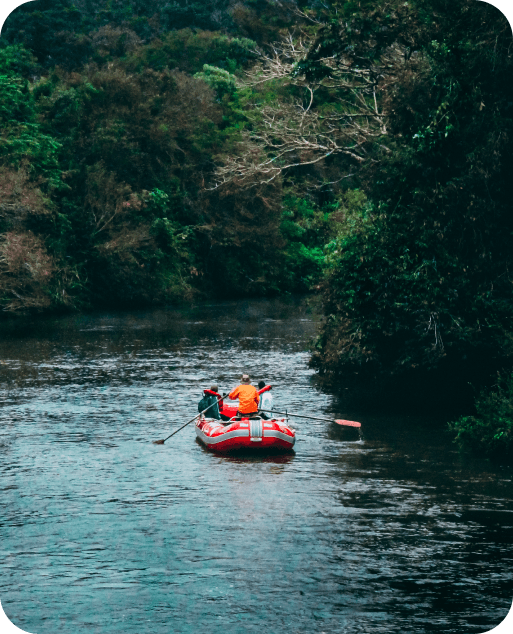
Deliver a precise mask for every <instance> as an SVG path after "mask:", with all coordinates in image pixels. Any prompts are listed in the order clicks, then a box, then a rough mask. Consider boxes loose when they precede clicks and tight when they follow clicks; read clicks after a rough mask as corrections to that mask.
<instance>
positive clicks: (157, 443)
mask: <svg viewBox="0 0 513 634" xmlns="http://www.w3.org/2000/svg"><path fill="white" fill-rule="evenodd" d="M227 396H228V394H224V396H221V398H220V399H218V400H217V401H215V402H214V403H212V405H209V406H208V407H207V409H204V410H203V411H202V412H200V413H199V414H197V415H196V416H195V417H194V418H191V420H190V421H189V422H188V423H185V425H182V426H181V427H180V428H179V429H177V430H176V431H174V432H173V433H172V434H169V436H168V437H167V438H164V440H154V441H153V444H154V445H163V444H164V443H165V442H166V440H169V439H170V438H171V436H174V435H175V434H177V433H178V432H179V431H180V429H183V428H184V427H187V425H190V424H191V423H192V422H193V421H195V420H196V419H197V418H199V417H200V416H201V415H202V414H204V413H205V412H207V411H208V410H209V409H210V408H211V407H214V405H215V404H216V403H220V402H221V401H222V400H223V398H226V397H227Z"/></svg>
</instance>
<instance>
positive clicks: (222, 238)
mask: <svg viewBox="0 0 513 634" xmlns="http://www.w3.org/2000/svg"><path fill="white" fill-rule="evenodd" d="M1 35H2V36H1V39H0V119H1V132H0V192H1V196H0V223H1V238H0V304H1V307H2V310H3V312H4V314H11V313H27V312H34V311H35V312H41V311H51V310H70V309H85V308H88V307H104V306H118V307H119V306H126V307H130V306H137V305H148V304H156V303H169V302H171V301H183V300H190V299H193V298H208V297H215V298H227V297H244V296H247V297H248V296H270V295H276V294H284V293H312V294H315V296H317V297H319V298H320V301H321V302H322V306H323V310H324V314H325V321H324V323H323V326H322V330H321V332H320V335H319V337H318V340H317V341H316V342H315V344H314V346H313V352H312V360H311V364H312V366H313V367H315V368H316V370H317V371H318V372H319V374H321V375H322V376H323V377H324V378H325V380H327V381H331V382H332V383H333V384H335V385H340V384H343V385H344V386H347V385H349V384H352V385H354V386H355V391H356V392H357V389H356V387H359V389H360V390H361V391H362V392H363V393H364V394H365V395H366V396H369V395H372V396H373V397H374V398H375V400H376V399H377V401H378V402H379V403H382V404H386V403H387V402H388V401H391V402H394V403H397V402H398V401H402V402H404V403H405V404H406V405H407V406H409V407H412V406H416V407H421V408H425V407H428V406H432V405H433V403H447V402H450V403H451V404H452V405H454V407H455V410H456V411H458V412H463V411H464V409H465V408H467V409H468V404H469V402H471V401H472V399H473V397H474V396H475V394H474V390H476V391H477V392H479V389H481V388H483V387H484V386H488V388H489V389H491V391H489V392H482V393H481V395H480V396H477V401H476V407H475V410H474V411H473V412H471V411H470V410H468V411H467V412H466V413H467V414H468V415H466V416H464V417H461V418H460V419H459V420H458V421H456V422H454V423H452V424H451V428H452V430H453V433H454V434H455V435H457V437H458V439H459V440H461V441H462V442H465V443H467V444H470V445H474V446H477V447H479V448H483V447H484V448H485V449H486V451H488V452H489V453H490V454H491V455H493V454H505V453H506V454H509V455H511V448H512V445H513V383H512V381H511V379H510V373H511V365H512V363H511V361H512V359H513V324H512V315H513V305H512V284H513V249H512V248H511V246H512V235H513V214H512V213H511V210H512V203H511V201H512V200H513V179H512V177H511V175H512V170H513V81H512V71H513V40H512V34H511V29H510V27H509V24H508V22H507V20H506V18H505V17H504V16H503V15H502V14H501V13H500V12H499V11H498V10H496V9H495V8H493V7H492V6H490V5H488V4H486V3H482V2H476V0H450V1H448V0H413V1H411V2H404V1H403V0H401V1H399V0H390V1H389V2H387V3H382V2H378V1H377V0H361V1H359V2H357V1H353V0H347V1H338V0H333V1H329V0H326V1H322V2H321V1H320V0H281V1H278V0H267V1H266V0H241V1H235V0H203V1H200V0H197V1H193V0H191V1H189V0H176V1H169V2H156V0H148V1H146V2H144V3H143V2H139V1H138V0H127V1H125V2H121V1H119V0H37V1H35V2H30V3H27V4H25V5H22V6H21V7H19V8H18V9H17V10H16V11H14V12H13V13H12V14H11V15H10V16H9V18H8V19H7V21H6V23H5V25H4V27H3V30H2V34H1ZM510 269H512V270H511V271H510ZM497 373H499V376H498V379H497Z"/></svg>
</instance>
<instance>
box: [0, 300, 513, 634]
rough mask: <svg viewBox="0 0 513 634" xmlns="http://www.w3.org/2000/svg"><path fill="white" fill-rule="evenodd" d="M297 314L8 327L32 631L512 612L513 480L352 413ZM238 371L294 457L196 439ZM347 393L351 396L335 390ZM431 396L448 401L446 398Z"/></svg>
mask: <svg viewBox="0 0 513 634" xmlns="http://www.w3.org/2000/svg"><path fill="white" fill-rule="evenodd" d="M317 323H318V322H317V320H316V317H315V315H314V314H312V312H311V311H310V310H309V309H308V308H307V307H306V306H305V304H304V303H300V302H299V301H296V300H294V299H290V300H288V301H285V300H279V301H278V300H276V301H267V300H265V301H264V300H262V301H259V300H256V301H250V302H245V301H241V302H233V303H231V302H229V303H217V304H203V305H198V306H195V307H190V308H183V309H167V310H152V311H140V312H128V313H102V314H95V315H85V316H84V315H80V316H76V315H75V316H71V317H59V318H55V319H50V320H48V319H45V320H43V321H39V322H37V325H35V324H33V325H30V324H17V325H13V324H12V323H10V322H9V323H3V324H2V329H3V333H2V335H1V341H0V360H1V364H0V376H1V388H2V391H1V407H0V418H1V421H0V423H1V424H0V434H1V436H0V449H1V456H2V460H1V470H0V474H1V481H0V488H1V496H2V497H1V500H2V504H1V507H0V531H1V532H0V536H1V541H0V548H1V551H2V552H1V557H0V561H1V568H0V570H1V577H0V590H1V591H0V600H1V602H2V606H3V608H4V610H5V612H6V614H7V615H8V616H9V618H10V619H11V620H12V621H13V622H14V623H15V625H17V626H18V627H20V628H21V629H23V630H25V631H27V632H31V633H32V634H55V633H57V632H66V633H68V632H69V633H70V634H73V633H75V632H78V633H81V632H87V633H98V634H106V633H111V632H112V633H113V632H119V633H122V634H145V633H151V634H161V633H162V634H174V633H191V634H193V633H196V632H205V633H207V634H217V633H220V634H221V633H223V634H225V633H226V634H227V633H241V634H242V633H246V632H258V633H262V632H265V633H266V634H282V633H286V634H295V633H305V634H306V633H308V634H311V633H319V634H322V633H325V634H328V633H329V634H334V633H346V634H351V633H362V634H380V633H384V634H385V633H386V634H391V633H393V632H401V633H402V634H410V633H415V634H416V633H422V632H440V633H442V632H443V633H445V634H449V633H453V632H454V633H458V634H468V633H473V632H476V633H481V632H485V631H487V630H489V629H491V628H493V627H495V626H497V625H498V624H499V623H500V622H501V621H502V620H503V619H504V618H505V617H506V614H507V613H508V610H509V608H510V606H511V602H512V599H513V553H512V542H513V486H512V475H513V473H512V470H511V469H510V468H506V467H499V466H493V465H490V464H489V463H487V462H486V461H484V460H479V459H471V458H469V457H468V456H465V455H462V454H460V453H459V452H458V451H457V449H456V448H455V446H454V445H453V444H452V443H451V441H450V439H448V438H447V437H446V436H445V435H444V423H443V421H441V420H431V419H430V418H429V417H423V416H422V415H421V414H422V413H419V415H418V416H410V417H405V416H400V417H394V416H392V415H390V414H387V415H382V416H380V415H377V414H372V415H370V414H366V413H365V412H362V411H351V410H347V409H344V407H343V404H342V401H340V400H339V399H338V398H337V397H336V396H334V395H333V394H331V393H329V392H327V391H326V390H324V389H323V388H322V387H321V386H320V384H319V383H318V381H317V379H316V377H315V376H314V374H313V373H312V371H311V370H309V369H308V367H307V361H308V352H307V346H308V344H309V341H310V339H311V337H312V336H313V335H314V333H315V329H316V326H317ZM242 371H246V372H249V373H250V374H251V377H252V379H253V381H254V382H255V381H258V380H259V379H265V380H267V381H268V382H270V383H271V384H272V385H273V386H274V387H273V395H274V400H275V407H276V409H280V408H288V409H289V410H290V411H292V412H303V413H307V414H314V415H316V414H317V415H320V416H324V417H326V418H329V419H332V418H348V419H352V420H359V421H361V422H362V430H363V438H362V439H359V437H358V433H357V431H355V430H354V429H344V428H342V427H340V426H337V425H335V424H334V423H329V422H316V421H306V420H301V419H294V424H293V426H294V427H295V428H296V430H297V442H296V447H295V454H293V455H285V456H232V457H229V456H226V457H222V456H217V455H214V454H211V453H209V452H208V451H206V450H205V449H204V448H203V447H202V446H201V445H200V444H198V442H197V441H196V440H195V433H194V426H193V425H190V426H188V427H186V428H185V429H183V430H182V431H181V432H180V433H179V434H177V435H176V436H174V437H173V438H171V439H170V440H169V441H168V442H167V443H166V444H165V445H163V446H158V445H154V444H152V441H153V440H157V439H159V438H164V437H165V436H167V435H168V434H169V433H171V432H172V431H173V429H175V428H177V427H178V426H180V425H181V424H183V423H184V422H186V421H187V420H188V419H190V418H192V417H193V416H194V415H195V414H196V413H197V402H198V400H199V399H200V397H201V392H202V389H204V388H208V387H209V386H210V383H211V382H212V381H215V382H218V383H219V385H220V389H221V390H222V391H223V392H224V391H226V390H228V389H230V388H232V387H234V386H235V385H237V383H238V378H239V376H240V373H241V372H242ZM342 387H343V386H342ZM434 397H436V395H434Z"/></svg>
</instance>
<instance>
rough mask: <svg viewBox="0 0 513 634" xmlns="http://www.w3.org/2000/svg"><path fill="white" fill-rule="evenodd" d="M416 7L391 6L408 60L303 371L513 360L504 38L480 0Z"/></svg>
mask: <svg viewBox="0 0 513 634" xmlns="http://www.w3.org/2000/svg"><path fill="white" fill-rule="evenodd" d="M419 6H420V10H419V16H420V19H419V21H418V22H415V21H414V20H412V21H411V22H409V23H408V22H404V23H402V24H401V22H400V21H397V20H395V18H394V12H395V11H396V10H397V11H396V16H397V15H399V10H400V7H398V6H396V5H394V7H393V11H391V12H390V15H391V16H392V17H391V18H390V19H391V20H393V28H392V27H391V29H390V30H389V31H388V33H387V35H386V37H387V38H389V37H390V36H392V35H393V37H394V38H396V41H397V42H398V43H401V44H403V45H404V43H405V42H408V45H409V49H410V52H411V51H415V55H413V54H410V55H409V56H406V59H405V60H404V62H402V63H401V64H399V66H398V69H397V70H396V71H394V73H395V74H394V78H395V79H394V81H393V82H391V84H390V88H389V89H387V91H385V92H384V94H383V95H382V97H381V99H382V103H383V105H382V107H383V108H385V109H386V112H388V113H389V114H388V117H387V128H388V136H387V137H384V138H383V139H381V140H380V142H379V144H377V145H376V146H375V148H374V154H373V161H372V162H370V163H369V164H368V165H367V166H366V167H364V169H363V170H361V171H360V176H361V178H362V182H363V184H364V188H365V190H366V193H367V194H368V196H369V201H370V203H371V206H370V207H369V211H368V213H367V216H366V218H364V220H365V221H364V222H362V223H361V224H360V226H359V228H356V230H355V231H352V232H349V233H346V234H345V235H344V236H342V237H341V238H339V239H338V240H337V241H335V242H334V243H333V244H332V245H331V246H330V255H329V256H328V266H327V270H326V278H325V281H324V285H323V288H324V291H323V301H324V309H325V313H326V315H327V320H326V323H325V325H324V327H323V330H322V333H321V336H320V338H319V340H318V341H317V344H316V349H315V351H314V354H313V358H312V364H313V365H314V366H315V367H317V368H318V369H319V370H320V371H321V372H323V373H326V374H329V375H332V376H334V377H335V376H338V377H340V376H342V375H346V376H347V375H353V374H354V373H356V372H357V373H358V374H359V376H360V377H369V378H370V377H372V379H373V381H376V379H378V378H383V377H387V376H390V375H397V374H399V373H400V374H401V375H402V376H403V379H404V376H405V375H406V374H411V373H415V372H418V371H419V369H422V370H423V371H429V370H432V371H435V370H436V371H437V372H440V371H442V370H443V371H445V372H447V373H449V374H451V373H452V374H453V375H455V376H457V377H458V378H459V380H461V382H464V381H465V377H468V376H469V372H475V370H476V368H479V370H480V371H481V375H480V377H479V380H486V377H487V374H488V373H489V371H490V369H493V368H494V367H495V368H496V367H497V366H498V365H500V364H502V363H506V362H507V359H508V358H511V354H512V353H513V350H512V348H511V346H510V345H509V343H508V341H509V338H508V333H509V332H511V329H512V326H513V324H512V323H511V314H512V313H511V301H510V285H511V278H510V274H509V271H510V270H511V267H512V265H513V262H512V259H511V258H512V251H511V249H510V247H509V241H510V236H511V234H512V233H513V217H512V215H511V213H510V210H511V200H512V197H513V189H512V186H513V185H512V180H511V178H509V176H508V175H509V174H510V173H511V170H512V167H513V165H512V162H511V157H512V151H511V140H512V139H513V108H512V104H513V91H512V84H511V82H509V81H508V80H507V77H508V76H509V74H510V73H511V70H512V65H513V58H512V55H511V47H510V44H511V33H510V30H509V27H507V25H506V24H505V20H504V18H503V16H501V15H500V14H499V13H498V12H496V11H495V9H492V8H490V7H487V6H485V5H479V6H478V5H475V4H474V3H470V2H467V1H466V0H461V1H460V2H457V3H451V4H447V3H444V2H438V1H437V0H432V1H431V2H420V3H419ZM428 13H430V15H429V19H428ZM364 17H365V16H364ZM424 17H425V20H424ZM362 19H363V18H362ZM365 20H366V18H365V19H363V23H366V22H365ZM394 20H395V21H394ZM369 28H370V27H369ZM337 29H342V26H341V24H340V23H339V22H337ZM342 30H343V29H342ZM337 32H338V31H337ZM440 34H443V39H442V36H441V35H440ZM435 35H436V37H435ZM341 37H342V36H340V37H339V39H338V40H337V39H336V38H335V40H334V41H335V44H332V45H330V44H329V43H327V44H326V47H327V48H326V51H327V50H333V48H335V49H336V50H338V47H339V46H340V41H341V39H340V38H341ZM350 37H351V38H353V39H354V38H356V39H358V38H360V37H362V35H360V34H359V32H355V31H352V33H351V34H350ZM367 43H368V42H367ZM330 46H331V48H330ZM361 46H365V41H364V42H362V43H361ZM326 51H325V52H326ZM398 63H399V62H398ZM383 147H385V148H386V149H385V150H384V149H383Z"/></svg>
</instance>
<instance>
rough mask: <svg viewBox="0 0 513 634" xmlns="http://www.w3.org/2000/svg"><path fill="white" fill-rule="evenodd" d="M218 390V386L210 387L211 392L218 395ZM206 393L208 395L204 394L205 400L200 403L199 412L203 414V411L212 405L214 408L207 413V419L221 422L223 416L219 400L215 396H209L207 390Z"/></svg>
mask: <svg viewBox="0 0 513 634" xmlns="http://www.w3.org/2000/svg"><path fill="white" fill-rule="evenodd" d="M218 389H219V387H218V386H217V385H211V386H210V392H216V393H217V391H218ZM205 392H206V393H205V394H204V396H203V398H202V399H201V401H200V402H199V403H198V412H202V411H203V410H205V409H207V407H209V406H210V405H212V407H211V408H210V409H209V410H208V412H205V417H206V418H215V419H216V420H221V414H220V413H219V403H218V400H219V398H218V397H217V396H215V395H214V394H209V393H208V392H207V390H205Z"/></svg>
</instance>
